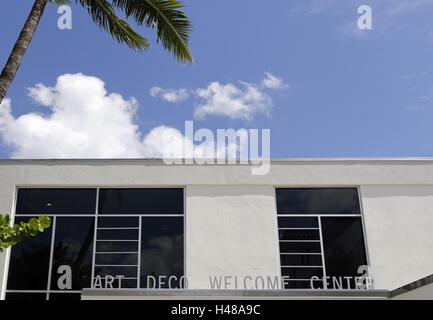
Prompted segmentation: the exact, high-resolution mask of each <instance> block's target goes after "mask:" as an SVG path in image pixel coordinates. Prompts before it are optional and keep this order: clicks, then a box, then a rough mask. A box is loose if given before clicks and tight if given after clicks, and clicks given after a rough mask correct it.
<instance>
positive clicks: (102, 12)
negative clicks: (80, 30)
mask: <svg viewBox="0 0 433 320" xmlns="http://www.w3.org/2000/svg"><path fill="white" fill-rule="evenodd" d="M50 1H51V2H54V3H56V4H58V5H61V4H65V3H70V0H50ZM75 1H76V2H77V3H79V4H81V6H83V8H84V9H86V10H87V12H88V13H89V14H90V16H91V17H92V20H93V22H95V23H96V25H97V26H99V27H100V28H101V29H103V30H105V31H107V32H109V33H110V34H111V36H112V37H113V38H114V39H116V41H118V42H119V43H121V44H125V45H127V46H128V47H130V48H132V49H134V50H136V51H143V50H146V49H147V48H148V47H149V43H148V41H147V39H146V38H144V37H143V36H142V35H140V34H139V33H138V32H136V31H135V30H134V29H133V28H132V27H131V26H130V25H129V24H128V23H127V22H126V21H124V20H122V19H121V18H120V17H119V16H118V15H117V13H116V9H117V10H120V11H121V12H122V13H123V14H124V15H125V16H126V19H128V18H132V19H133V20H134V21H135V23H137V24H138V25H139V26H143V25H144V26H146V27H148V28H155V27H156V32H157V41H158V42H159V41H161V43H162V45H163V47H164V48H165V49H166V50H167V51H169V52H170V53H172V54H173V55H174V57H175V58H176V59H178V60H179V61H182V62H189V63H194V58H193V56H192V53H191V51H190V49H189V35H190V33H191V31H192V23H191V21H190V20H189V19H188V17H187V16H186V15H185V14H184V13H183V12H182V11H180V10H179V9H181V8H183V7H184V4H183V3H182V1H177V0H75Z"/></svg>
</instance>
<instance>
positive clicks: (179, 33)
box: [0, 0, 194, 103]
mask: <svg viewBox="0 0 433 320" xmlns="http://www.w3.org/2000/svg"><path fill="white" fill-rule="evenodd" d="M70 1H71V0H35V3H34V4H33V7H32V10H31V11H30V15H29V17H28V18H27V21H26V22H25V24H24V27H23V29H22V30H21V33H20V35H19V37H18V40H17V41H16V43H15V46H14V48H13V49H12V52H11V54H10V56H9V59H8V61H7V62H6V65H5V67H4V69H3V71H2V73H1V74H0V103H1V102H2V101H3V99H4V97H5V96H6V93H7V91H8V89H9V87H10V85H11V83H12V81H13V79H14V78H15V75H16V73H17V71H18V68H19V67H20V65H21V61H22V59H23V56H24V54H25V53H26V50H27V48H28V46H29V44H30V42H31V41H32V38H33V35H34V33H35V31H36V28H37V26H38V24H39V21H40V19H41V17H42V14H43V13H44V10H45V7H46V5H47V3H48V2H52V3H56V4H58V5H60V4H66V3H70ZM75 1H76V2H77V3H79V4H81V6H82V7H83V8H84V9H86V10H87V11H88V13H89V14H90V16H91V17H92V20H93V21H94V22H95V23H96V24H97V25H98V26H99V27H100V28H101V29H103V30H105V31H107V32H109V33H110V34H111V36H112V37H113V38H114V39H115V40H117V41H118V42H119V43H121V44H125V45H127V46H128V47H130V48H132V49H134V50H135V51H144V50H146V49H147V48H148V47H149V43H148V41H147V39H146V38H144V37H143V36H141V35H140V34H139V33H137V32H136V31H135V30H134V29H133V28H132V27H131V26H130V25H129V24H128V23H127V22H126V21H124V20H122V19H121V18H119V16H118V15H117V14H116V10H118V11H120V12H122V13H123V14H125V16H126V19H128V18H132V19H133V20H134V21H135V22H136V23H137V24H138V25H139V26H142V25H144V26H146V27H151V28H154V27H156V32H157V41H158V42H159V41H161V42H162V45H163V46H164V48H165V49H166V50H168V51H169V52H171V53H172V54H173V55H174V57H175V58H176V59H177V60H178V61H182V62H189V63H194V59H193V57H192V54H191V51H190V49H189V47H188V40H189V34H190V32H191V21H190V20H189V19H188V18H187V17H186V16H185V14H184V13H183V12H182V11H180V10H179V9H180V8H182V7H184V5H183V3H182V1H177V0H75Z"/></svg>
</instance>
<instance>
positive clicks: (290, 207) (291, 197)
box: [276, 188, 361, 214]
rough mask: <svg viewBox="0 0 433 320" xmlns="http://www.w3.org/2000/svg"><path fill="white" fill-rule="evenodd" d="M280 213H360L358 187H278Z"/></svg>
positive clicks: (278, 208)
mask: <svg viewBox="0 0 433 320" xmlns="http://www.w3.org/2000/svg"><path fill="white" fill-rule="evenodd" d="M276 197H277V212H278V213H279V214H360V213H361V211H360V207H359V199H358V190H357V189H356V188H282V189H276Z"/></svg>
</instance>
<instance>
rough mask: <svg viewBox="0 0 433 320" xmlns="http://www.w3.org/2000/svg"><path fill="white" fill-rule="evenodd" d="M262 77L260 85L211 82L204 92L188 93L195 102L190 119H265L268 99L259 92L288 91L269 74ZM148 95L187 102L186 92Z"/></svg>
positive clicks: (158, 90)
mask: <svg viewBox="0 0 433 320" xmlns="http://www.w3.org/2000/svg"><path fill="white" fill-rule="evenodd" d="M265 75H266V77H265V78H264V79H263V80H262V81H261V83H260V84H253V83H247V82H244V81H240V85H235V84H232V83H227V84H221V83H220V82H218V81H214V82H211V83H209V84H208V86H207V87H206V88H198V89H195V90H191V91H190V93H191V95H192V96H193V98H194V99H195V110H194V118H195V119H199V120H202V119H204V118H206V116H208V115H219V116H227V117H229V118H231V119H244V120H247V121H249V120H252V118H253V117H254V115H255V114H258V113H262V114H265V115H269V113H270V111H271V109H272V99H271V97H270V96H269V95H268V94H267V93H265V92H264V91H263V90H264V89H274V90H281V89H285V88H288V85H287V84H285V83H284V81H283V79H281V78H278V77H276V76H274V75H273V74H272V73H270V72H265ZM150 95H151V96H152V97H160V98H162V99H164V100H166V101H169V102H178V101H183V100H185V99H187V98H188V96H189V92H188V91H187V90H186V89H162V88H159V87H153V88H152V89H151V90H150Z"/></svg>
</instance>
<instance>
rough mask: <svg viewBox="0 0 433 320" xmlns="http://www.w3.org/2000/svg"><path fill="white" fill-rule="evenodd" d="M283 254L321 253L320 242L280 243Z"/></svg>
mask: <svg viewBox="0 0 433 320" xmlns="http://www.w3.org/2000/svg"><path fill="white" fill-rule="evenodd" d="M280 252H281V253H320V252H321V251H320V243H319V242H280Z"/></svg>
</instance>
